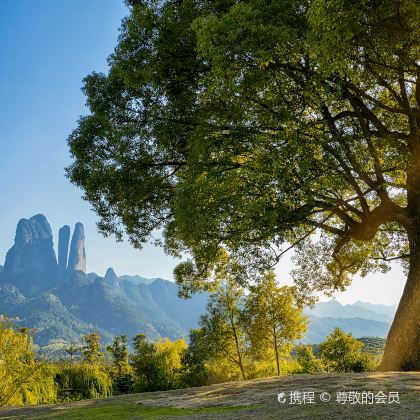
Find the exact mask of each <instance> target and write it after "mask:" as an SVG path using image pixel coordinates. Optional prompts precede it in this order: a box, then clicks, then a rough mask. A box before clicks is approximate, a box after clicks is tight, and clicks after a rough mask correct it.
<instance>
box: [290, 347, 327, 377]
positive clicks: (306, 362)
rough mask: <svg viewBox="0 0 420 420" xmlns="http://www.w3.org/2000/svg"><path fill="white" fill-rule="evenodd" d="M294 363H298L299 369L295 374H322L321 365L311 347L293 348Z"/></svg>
mask: <svg viewBox="0 0 420 420" xmlns="http://www.w3.org/2000/svg"><path fill="white" fill-rule="evenodd" d="M295 352H296V361H297V362H298V363H299V368H298V369H297V371H296V373H320V372H322V370H323V369H322V364H321V362H320V360H318V359H317V358H316V357H315V355H314V353H313V349H312V346H311V345H303V344H301V345H299V346H297V347H296V348H295Z"/></svg>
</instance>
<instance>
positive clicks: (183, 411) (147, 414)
mask: <svg viewBox="0 0 420 420" xmlns="http://www.w3.org/2000/svg"><path fill="white" fill-rule="evenodd" d="M253 407H255V406H236V407H200V408H175V407H146V406H144V405H141V404H137V403H124V404H115V403H113V404H104V405H100V406H90V407H89V406H86V407H83V408H75V409H74V408H66V409H56V410H54V412H51V413H48V414H47V413H46V414H44V415H39V414H38V415H36V416H33V417H32V416H28V417H26V418H28V419H31V418H32V419H35V418H36V419H54V418H56V419H111V418H112V419H152V418H153V419H159V418H161V419H163V418H167V417H174V416H179V417H182V416H188V415H193V414H202V413H224V412H234V411H241V410H246V409H250V408H253Z"/></svg>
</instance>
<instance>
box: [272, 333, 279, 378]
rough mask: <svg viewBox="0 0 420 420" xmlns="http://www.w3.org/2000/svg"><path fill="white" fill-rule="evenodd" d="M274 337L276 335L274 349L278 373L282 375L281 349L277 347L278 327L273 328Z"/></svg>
mask: <svg viewBox="0 0 420 420" xmlns="http://www.w3.org/2000/svg"><path fill="white" fill-rule="evenodd" d="M273 337H274V351H275V353H276V363H277V375H280V360H279V349H278V347H277V332H276V327H274V328H273Z"/></svg>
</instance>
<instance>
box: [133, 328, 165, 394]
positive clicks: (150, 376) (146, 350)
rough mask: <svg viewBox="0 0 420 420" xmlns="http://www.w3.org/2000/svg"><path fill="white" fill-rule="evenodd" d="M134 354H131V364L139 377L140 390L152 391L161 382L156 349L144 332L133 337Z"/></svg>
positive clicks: (137, 386)
mask: <svg viewBox="0 0 420 420" xmlns="http://www.w3.org/2000/svg"><path fill="white" fill-rule="evenodd" d="M133 348H134V354H133V355H131V356H130V359H131V365H132V367H133V370H134V372H135V374H136V377H137V383H136V388H137V390H138V391H151V390H153V389H155V388H156V387H157V385H158V383H159V378H158V369H157V366H156V349H155V347H154V345H153V343H149V342H148V341H147V338H146V336H145V335H144V334H137V335H136V336H135V337H134V339H133Z"/></svg>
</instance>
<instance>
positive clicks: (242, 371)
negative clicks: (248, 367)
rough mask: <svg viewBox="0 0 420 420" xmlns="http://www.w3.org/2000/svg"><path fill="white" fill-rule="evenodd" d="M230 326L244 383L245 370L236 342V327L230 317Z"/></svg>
mask: <svg viewBox="0 0 420 420" xmlns="http://www.w3.org/2000/svg"><path fill="white" fill-rule="evenodd" d="M230 324H231V326H232V331H233V336H234V338H235V346H236V352H237V354H238V364H239V368H240V369H241V373H242V377H243V378H244V381H246V376H245V369H244V365H243V363H242V355H241V350H240V348H239V340H238V335H237V333H236V327H235V322H234V320H233V316H232V315H231V316H230Z"/></svg>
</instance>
